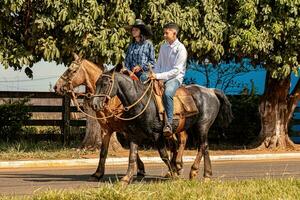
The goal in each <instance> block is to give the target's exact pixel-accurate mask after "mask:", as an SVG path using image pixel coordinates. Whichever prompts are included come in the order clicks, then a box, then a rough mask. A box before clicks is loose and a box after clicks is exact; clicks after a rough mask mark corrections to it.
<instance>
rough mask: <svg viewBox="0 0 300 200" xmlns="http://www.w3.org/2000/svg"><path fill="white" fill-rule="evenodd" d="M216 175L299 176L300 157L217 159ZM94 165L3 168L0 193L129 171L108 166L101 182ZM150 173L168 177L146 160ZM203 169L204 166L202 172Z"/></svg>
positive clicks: (74, 184) (111, 177)
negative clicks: (280, 158) (256, 159)
mask: <svg viewBox="0 0 300 200" xmlns="http://www.w3.org/2000/svg"><path fill="white" fill-rule="evenodd" d="M212 165H213V173H214V176H213V178H215V179H222V180H224V179H248V178H263V177H276V178H279V177H280V178H281V177H296V178H300V160H295V159H285V160H263V161H217V162H213V163H212ZM190 167H191V163H185V168H184V173H183V177H184V178H188V173H189V170H190ZM94 170H95V167H90V166H89V167H80V168H79V167H74V168H51V169H49V168H47V169H45V168H33V169H1V170H0V194H2V195H28V194H29V195H30V194H33V193H35V192H40V191H45V190H47V189H70V188H73V189H74V188H75V189H76V188H82V187H89V188H91V187H99V186H101V184H102V183H103V182H115V181H117V180H118V179H120V178H121V177H122V176H123V175H124V173H125V172H126V166H107V170H106V176H105V177H104V180H103V181H102V182H100V183H99V182H89V181H88V178H89V175H90V174H91V173H93V172H94ZM146 171H147V176H146V177H145V178H144V179H143V180H140V179H136V178H135V181H134V182H135V183H138V182H140V181H146V182H147V181H153V180H158V181H159V180H160V181H162V180H165V179H164V178H162V175H164V174H165V173H166V167H165V166H164V165H162V164H147V165H146ZM202 173H203V169H201V174H202Z"/></svg>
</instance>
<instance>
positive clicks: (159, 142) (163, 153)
mask: <svg viewBox="0 0 300 200" xmlns="http://www.w3.org/2000/svg"><path fill="white" fill-rule="evenodd" d="M155 138H156V139H155V142H156V146H157V149H158V152H159V155H160V157H161V159H162V160H163V161H164V163H165V164H166V165H167V167H168V169H169V173H168V174H169V175H170V176H171V177H175V176H177V175H178V174H177V170H176V167H175V166H174V165H173V164H172V163H171V161H170V159H169V155H168V151H167V148H166V143H165V139H164V138H163V136H162V135H160V134H159V136H157V137H155ZM174 155H175V154H173V156H174ZM176 155H177V154H176ZM176 155H175V156H176Z"/></svg>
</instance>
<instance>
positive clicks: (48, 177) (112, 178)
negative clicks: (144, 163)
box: [1, 173, 170, 183]
mask: <svg viewBox="0 0 300 200" xmlns="http://www.w3.org/2000/svg"><path fill="white" fill-rule="evenodd" d="M123 176H125V174H106V175H104V177H103V178H102V179H100V180H99V181H91V180H90V174H81V175H66V174H59V175H58V174H12V173H6V174H2V176H1V178H9V179H23V181H26V182H39V183H46V182H60V181H61V182H69V181H72V182H87V183H88V182H99V183H116V182H119V181H120V180H121V178H122V177H123ZM166 180H170V179H169V178H164V177H162V176H155V175H154V176H153V175H149V176H147V175H146V176H145V177H141V176H134V177H133V183H134V182H144V183H147V182H161V181H166Z"/></svg>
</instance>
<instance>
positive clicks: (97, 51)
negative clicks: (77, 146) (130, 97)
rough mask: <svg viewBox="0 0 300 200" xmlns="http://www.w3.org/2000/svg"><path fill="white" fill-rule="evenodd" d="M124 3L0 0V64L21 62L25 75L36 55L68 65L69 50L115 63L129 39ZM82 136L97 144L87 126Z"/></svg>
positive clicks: (130, 18) (117, 0)
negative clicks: (85, 134)
mask: <svg viewBox="0 0 300 200" xmlns="http://www.w3.org/2000/svg"><path fill="white" fill-rule="evenodd" d="M98 2H99V3H98ZM130 2H131V1H130V0H122V1H121V0H111V1H96V0H87V1H84V0H67V1H60V0H26V1H25V0H3V1H1V2H0V12H1V15H0V63H1V64H3V65H4V66H5V67H6V68H7V67H13V68H14V69H20V68H22V67H25V73H26V74H27V75H28V76H29V77H32V75H33V72H32V70H31V67H32V66H33V64H34V63H36V62H39V61H40V60H42V59H43V60H45V61H49V62H56V63H57V64H61V63H63V64H65V65H69V64H70V62H71V61H72V59H73V56H72V52H76V53H80V54H81V55H83V56H84V57H86V58H88V59H89V60H91V61H93V62H95V63H102V62H113V63H118V62H120V61H121V60H122V59H123V56H124V49H125V46H126V45H127V44H128V43H129V40H130V38H129V37H128V36H129V34H128V33H127V31H126V30H125V28H124V27H125V25H127V24H132V23H133V22H134V18H135V15H134V13H133V12H132V11H131V9H130V7H129V6H130ZM90 122H91V123H90V124H89V125H91V126H92V127H93V123H92V120H91V121H90ZM95 130H99V129H97V128H96V129H95ZM89 133H91V134H89ZM87 136H88V137H86V138H85V140H84V144H91V143H90V142H91V140H93V141H94V143H95V144H98V143H97V142H96V141H98V140H99V137H100V134H99V133H97V131H96V132H95V131H92V132H91V131H88V132H87ZM113 138H115V139H116V137H113ZM112 143H113V144H116V141H112ZM119 146H120V145H119Z"/></svg>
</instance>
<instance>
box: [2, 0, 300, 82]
mask: <svg viewBox="0 0 300 200" xmlns="http://www.w3.org/2000/svg"><path fill="white" fill-rule="evenodd" d="M0 11H1V15H0V63H1V64H3V65H4V66H5V67H13V68H15V69H19V68H21V67H31V66H32V65H33V64H34V63H36V62H38V61H40V60H41V59H44V60H46V61H55V62H57V63H64V64H68V63H69V62H70V61H71V59H72V56H71V53H72V52H76V53H81V54H82V55H83V56H85V57H86V58H88V59H90V60H92V61H94V62H96V63H99V62H109V61H112V62H113V63H117V62H120V61H122V60H123V57H124V50H125V49H126V47H127V45H128V44H129V42H130V36H129V34H128V32H127V31H126V30H125V29H124V27H125V25H127V24H132V23H133V22H134V19H135V17H139V18H142V19H143V20H144V21H145V22H146V23H148V24H150V25H151V26H152V29H153V32H154V37H153V42H154V44H155V46H156V51H158V47H159V46H160V44H161V42H162V26H163V25H164V24H165V23H166V22H169V21H174V22H176V23H178V25H179V26H180V28H181V32H180V34H179V38H180V40H181V41H182V42H183V43H184V44H185V45H186V47H187V50H188V53H189V56H190V57H192V58H195V59H196V60H200V61H202V60H204V58H208V59H209V60H210V61H211V62H212V63H213V64H215V65H216V66H217V63H218V62H219V61H220V60H221V59H232V57H238V58H242V57H249V58H251V59H252V61H253V62H254V63H256V64H258V63H259V64H260V63H263V64H264V67H266V69H267V70H269V71H271V72H272V75H273V77H274V78H284V77H286V76H288V75H290V73H291V72H292V71H293V72H295V73H297V72H298V67H299V52H300V36H299V32H300V17H299V15H300V1H299V0H280V1H269V0H233V1H231V0H176V1H171V0H145V1H141V0H123V1H121V0H110V1H96V0H87V1H83V0H67V1H61V0H39V1H37V0H27V1H25V0H14V1H12V0H3V1H1V2H0ZM31 73H32V72H31V71H30V70H27V72H26V74H28V75H30V74H31Z"/></svg>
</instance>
